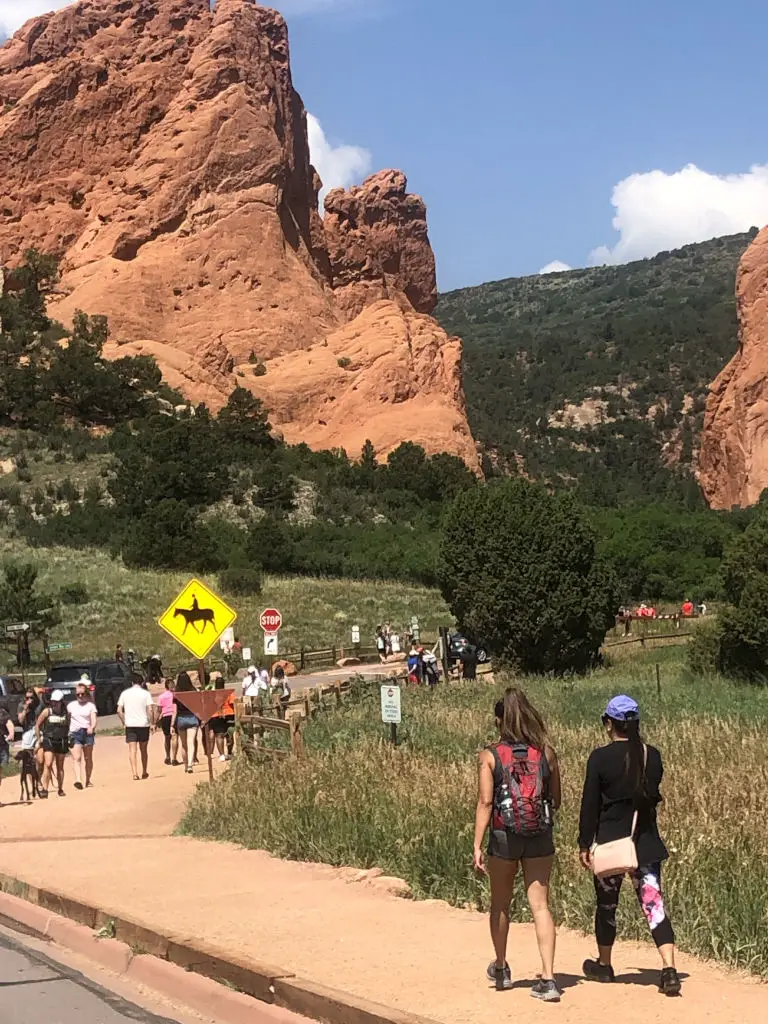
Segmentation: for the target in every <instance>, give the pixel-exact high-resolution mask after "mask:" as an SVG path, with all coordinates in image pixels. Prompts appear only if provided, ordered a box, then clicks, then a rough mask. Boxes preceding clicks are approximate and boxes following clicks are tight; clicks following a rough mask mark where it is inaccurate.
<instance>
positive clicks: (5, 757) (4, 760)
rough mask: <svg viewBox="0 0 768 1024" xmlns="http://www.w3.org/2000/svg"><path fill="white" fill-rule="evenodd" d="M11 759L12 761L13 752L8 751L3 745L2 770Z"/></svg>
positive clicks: (1, 755)
mask: <svg viewBox="0 0 768 1024" xmlns="http://www.w3.org/2000/svg"><path fill="white" fill-rule="evenodd" d="M10 759H11V752H10V750H9V749H8V747H7V746H6V745H5V744H3V745H2V746H0V768H2V767H3V765H6V764H8V762H9V761H10Z"/></svg>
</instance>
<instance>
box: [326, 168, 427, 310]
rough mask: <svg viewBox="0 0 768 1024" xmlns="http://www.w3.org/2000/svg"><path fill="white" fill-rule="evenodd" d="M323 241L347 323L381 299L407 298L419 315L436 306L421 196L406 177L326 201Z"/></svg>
mask: <svg viewBox="0 0 768 1024" xmlns="http://www.w3.org/2000/svg"><path fill="white" fill-rule="evenodd" d="M324 228H325V237H326V239H327V244H328V255H329V258H330V266H331V277H332V282H333V289H334V292H335V293H336V296H337V298H338V301H339V303H340V305H341V306H342V308H343V309H344V311H345V312H346V313H347V315H348V316H349V317H353V316H357V314H358V313H359V312H361V310H362V309H363V308H364V307H365V306H367V305H370V303H371V302H372V301H373V302H375V301H377V300H378V299H389V298H392V299H395V300H397V299H398V298H400V297H401V296H403V295H404V296H405V297H406V298H407V299H408V302H409V303H410V305H411V306H412V307H413V308H414V309H415V310H417V311H418V312H419V313H431V312H432V310H433V309H434V308H435V305H436V304H437V278H436V276H435V257H434V254H433V252H432V247H431V245H430V244H429V237H428V235H427V209H426V207H425V205H424V202H423V200H422V198H421V196H413V195H408V193H407V192H406V179H405V175H404V174H402V173H401V172H400V171H380V172H379V173H378V174H373V175H372V176H371V177H370V178H368V179H367V180H366V181H364V182H363V184H362V185H360V186H359V187H357V188H352V189H350V190H349V191H347V192H345V191H344V189H340V188H338V189H333V191H331V192H329V193H328V195H327V196H326V198H325V221H324Z"/></svg>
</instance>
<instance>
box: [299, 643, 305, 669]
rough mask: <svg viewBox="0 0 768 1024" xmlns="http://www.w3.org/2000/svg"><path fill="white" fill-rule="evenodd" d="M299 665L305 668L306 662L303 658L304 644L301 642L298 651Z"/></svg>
mask: <svg viewBox="0 0 768 1024" xmlns="http://www.w3.org/2000/svg"><path fill="white" fill-rule="evenodd" d="M300 667H301V668H306V662H305V658H304V644H302V645H301V651H300Z"/></svg>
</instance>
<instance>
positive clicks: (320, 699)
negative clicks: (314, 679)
mask: <svg viewBox="0 0 768 1024" xmlns="http://www.w3.org/2000/svg"><path fill="white" fill-rule="evenodd" d="M315 697H316V698H317V710H318V711H322V710H323V686H322V683H321V684H320V685H319V686H316V687H315Z"/></svg>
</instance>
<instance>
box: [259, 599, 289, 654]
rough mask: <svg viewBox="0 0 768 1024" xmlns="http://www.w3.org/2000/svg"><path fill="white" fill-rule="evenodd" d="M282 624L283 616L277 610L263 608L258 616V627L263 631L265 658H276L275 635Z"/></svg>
mask: <svg viewBox="0 0 768 1024" xmlns="http://www.w3.org/2000/svg"><path fill="white" fill-rule="evenodd" d="M282 624H283V616H282V615H281V614H280V612H279V611H278V610H277V608H265V609H264V611H263V612H262V613H261V615H260V616H259V625H260V626H261V628H262V629H263V630H264V654H265V656H266V657H267V658H276V657H277V652H278V649H279V645H278V641H277V634H278V631H279V629H280V627H281V626H282Z"/></svg>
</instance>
